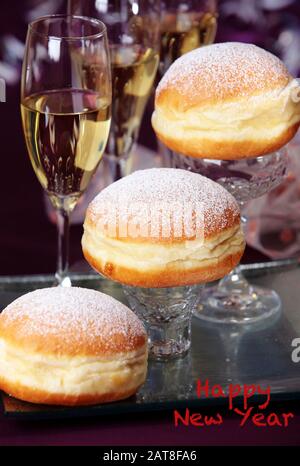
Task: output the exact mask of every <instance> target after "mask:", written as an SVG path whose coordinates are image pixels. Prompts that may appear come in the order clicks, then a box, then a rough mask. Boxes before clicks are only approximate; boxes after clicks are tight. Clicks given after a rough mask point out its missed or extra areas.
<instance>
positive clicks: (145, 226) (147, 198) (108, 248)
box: [82, 168, 245, 287]
mask: <svg viewBox="0 0 300 466" xmlns="http://www.w3.org/2000/svg"><path fill="white" fill-rule="evenodd" d="M244 246H245V243H244V237H243V234H242V231H241V227H240V212H239V208H238V205H237V203H236V201H235V199H234V198H233V196H232V195H231V194H229V193H228V192H227V191H226V190H225V189H224V188H223V187H222V186H220V185H219V184H217V183H215V182H213V181H212V180H210V179H208V178H205V177H203V176H201V175H198V174H195V173H191V172H189V171H187V170H180V169H174V168H153V169H148V170H140V171H136V172H134V173H133V174H131V175H129V176H127V177H125V178H123V179H121V180H119V181H117V182H115V183H113V184H111V185H110V186H108V187H107V188H105V189H104V190H103V191H101V193H100V194H99V195H98V196H96V198H95V199H94V200H93V201H92V202H91V204H90V205H89V207H88V209H87V213H86V218H85V222H84V235H83V238H82V248H83V252H84V255H85V257H86V259H87V261H88V262H89V263H90V264H91V265H92V266H93V267H94V268H95V269H96V270H97V271H98V272H100V273H101V274H103V275H105V276H107V277H109V278H112V279H113V280H117V281H119V282H121V283H124V284H127V285H133V286H142V287H170V286H181V285H190V284H196V283H202V282H207V281H211V280H216V279H218V278H220V277H222V276H224V275H225V274H226V273H228V272H229V271H230V270H231V269H232V268H233V267H234V266H235V265H236V264H237V263H238V262H239V260H240V258H241V255H242V253H243V251H244Z"/></svg>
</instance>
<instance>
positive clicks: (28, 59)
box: [21, 15, 111, 286]
mask: <svg viewBox="0 0 300 466" xmlns="http://www.w3.org/2000/svg"><path fill="white" fill-rule="evenodd" d="M21 114H22V123H23V129H24V135H25V140H26V145H27V149H28V153H29V156H30V160H31V163H32V166H33V169H34V171H35V173H36V176H37V178H38V180H39V182H40V183H41V185H42V187H43V188H44V190H45V191H46V193H47V194H48V196H49V198H50V200H51V202H52V204H53V206H54V208H55V209H56V212H57V225H58V260H57V272H56V281H57V284H59V285H62V286H70V284H71V281H70V278H69V276H68V251H69V215H70V212H71V211H72V210H73V208H74V207H75V205H76V203H77V201H78V199H79V198H80V196H81V194H82V193H83V192H84V190H85V189H86V187H87V185H88V183H89V181H90V179H91V177H92V175H93V174H94V172H95V171H96V169H97V167H98V164H99V162H100V160H101V157H102V155H103V152H104V149H105V145H106V142H107V138H108V134H109V128H110V119H111V70H110V59H109V51H108V44H107V36H106V28H105V25H104V24H103V23H102V22H101V21H98V20H96V19H91V18H84V17H79V16H78V17H75V16H65V15H53V16H45V17H43V18H40V19H38V20H36V21H34V22H33V23H31V24H30V25H29V27H28V33H27V40H26V51H25V57H24V63H23V72H22V86H21Z"/></svg>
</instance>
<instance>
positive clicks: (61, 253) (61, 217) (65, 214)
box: [55, 208, 71, 286]
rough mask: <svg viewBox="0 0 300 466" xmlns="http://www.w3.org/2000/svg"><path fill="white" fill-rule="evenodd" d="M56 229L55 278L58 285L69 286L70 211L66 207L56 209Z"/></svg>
mask: <svg viewBox="0 0 300 466" xmlns="http://www.w3.org/2000/svg"><path fill="white" fill-rule="evenodd" d="M57 231H58V253H57V270H56V274H55V278H56V281H57V284H58V285H59V286H71V280H70V277H69V276H68V268H69V238H70V212H69V211H68V210H66V209H63V208H61V209H57Z"/></svg>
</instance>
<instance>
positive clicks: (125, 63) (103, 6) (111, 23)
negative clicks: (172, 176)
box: [68, 0, 160, 181]
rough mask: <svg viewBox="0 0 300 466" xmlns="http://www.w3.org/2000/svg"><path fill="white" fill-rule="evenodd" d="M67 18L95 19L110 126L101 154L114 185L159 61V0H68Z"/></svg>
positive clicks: (135, 135) (134, 137)
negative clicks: (105, 49)
mask: <svg viewBox="0 0 300 466" xmlns="http://www.w3.org/2000/svg"><path fill="white" fill-rule="evenodd" d="M68 5H69V7H68V8H69V13H71V14H84V15H87V16H91V17H96V18H100V19H101V20H102V21H104V22H105V24H106V26H107V29H108V37H109V43H110V52H111V64H112V90H113V102H112V123H111V130H110V134H109V138H108V144H107V147H106V150H105V157H106V159H107V160H108V161H109V163H110V166H111V170H112V178H113V181H116V180H117V179H119V178H121V177H122V176H124V175H125V174H127V170H126V167H127V161H128V157H129V155H130V153H131V151H132V148H133V146H134V144H135V142H136V141H137V138H138V135H139V129H140V124H141V120H142V117H143V115H144V110H145V107H146V103H147V101H148V98H149V95H150V93H151V90H152V86H153V83H154V79H155V76H156V71H157V67H158V62H159V47H160V0H105V1H102V2H100V1H98V0H69V4H68Z"/></svg>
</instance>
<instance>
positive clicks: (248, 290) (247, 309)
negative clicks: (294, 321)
mask: <svg viewBox="0 0 300 466" xmlns="http://www.w3.org/2000/svg"><path fill="white" fill-rule="evenodd" d="M280 310H281V300H280V297H279V296H278V294H277V293H276V292H275V291H273V290H269V289H267V288H262V287H258V286H253V285H250V284H249V283H248V281H247V280H246V279H245V278H244V277H243V276H242V274H241V273H240V272H239V271H238V270H236V271H233V272H232V273H231V274H229V275H228V276H227V277H225V278H223V279H222V280H221V281H220V283H219V284H218V285H217V286H210V287H207V288H206V289H205V290H204V292H203V293H202V297H201V303H200V304H199V305H198V306H197V309H196V311H195V312H194V315H195V316H196V317H198V318H199V319H203V320H206V321H209V322H215V323H228V324H249V323H254V322H262V321H264V320H265V319H271V317H274V316H275V315H276V314H278V313H279V312H280Z"/></svg>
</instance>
